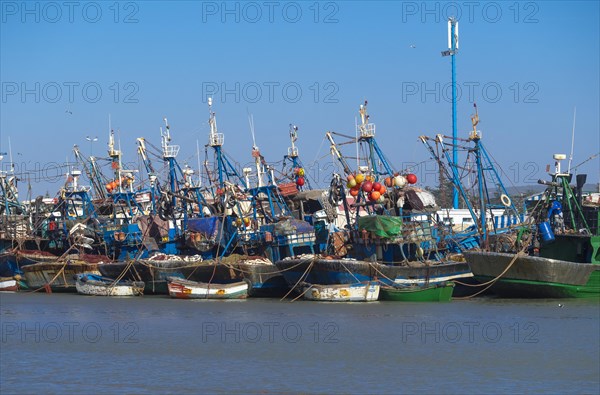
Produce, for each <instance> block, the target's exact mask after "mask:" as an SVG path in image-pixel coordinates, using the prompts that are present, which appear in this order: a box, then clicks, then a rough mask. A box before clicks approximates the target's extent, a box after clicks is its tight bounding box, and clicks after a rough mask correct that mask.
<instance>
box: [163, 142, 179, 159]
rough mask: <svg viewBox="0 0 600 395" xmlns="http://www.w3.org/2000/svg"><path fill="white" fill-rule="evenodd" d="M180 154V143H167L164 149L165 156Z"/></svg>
mask: <svg viewBox="0 0 600 395" xmlns="http://www.w3.org/2000/svg"><path fill="white" fill-rule="evenodd" d="M177 154H179V146H178V145H167V146H165V148H164V150H163V156H164V157H165V158H175V157H176V156H177Z"/></svg>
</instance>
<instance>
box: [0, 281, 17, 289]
mask: <svg viewBox="0 0 600 395" xmlns="http://www.w3.org/2000/svg"><path fill="white" fill-rule="evenodd" d="M17 289H18V286H17V280H2V281H0V292H15V291H17Z"/></svg>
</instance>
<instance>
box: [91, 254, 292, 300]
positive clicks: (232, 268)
mask: <svg viewBox="0 0 600 395" xmlns="http://www.w3.org/2000/svg"><path fill="white" fill-rule="evenodd" d="M123 271H126V273H125V274H124V275H122V273H123ZM100 272H101V273H102V275H103V276H106V277H109V278H120V277H122V278H123V279H126V280H131V281H143V282H144V283H145V284H146V288H145V290H144V292H145V293H148V294H160V295H168V294H169V290H168V281H167V279H168V278H169V277H178V278H182V279H188V280H191V281H196V282H201V283H222V284H229V283H235V282H240V281H244V280H246V281H249V282H250V284H251V285H250V289H249V295H250V296H253V297H254V296H265V297H269V296H282V295H285V293H286V292H287V291H288V290H289V287H288V285H287V283H286V281H285V279H284V277H283V276H282V275H281V273H280V272H279V270H278V269H277V266H275V265H273V264H272V263H268V264H266V263H251V262H248V261H246V262H245V261H240V262H233V263H225V264H224V263H214V261H212V262H211V261H192V262H189V261H154V262H151V261H138V262H135V263H133V264H129V263H127V262H117V263H111V264H107V265H102V267H100Z"/></svg>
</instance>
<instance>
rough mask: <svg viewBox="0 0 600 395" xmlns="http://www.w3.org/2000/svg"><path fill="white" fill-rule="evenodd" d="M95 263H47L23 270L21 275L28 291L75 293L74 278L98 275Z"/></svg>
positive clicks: (30, 266)
mask: <svg viewBox="0 0 600 395" xmlns="http://www.w3.org/2000/svg"><path fill="white" fill-rule="evenodd" d="M98 266H99V265H98V264H96V263H70V264H69V263H68V264H65V263H64V262H49V263H36V264H33V265H28V266H25V267H24V268H23V275H24V276H25V280H26V282H27V286H28V287H29V288H30V289H33V290H35V289H42V288H43V289H46V290H51V291H52V292H77V289H76V286H75V284H76V280H75V277H76V276H77V275H78V274H82V273H88V272H89V273H93V274H97V275H100V272H99V271H98Z"/></svg>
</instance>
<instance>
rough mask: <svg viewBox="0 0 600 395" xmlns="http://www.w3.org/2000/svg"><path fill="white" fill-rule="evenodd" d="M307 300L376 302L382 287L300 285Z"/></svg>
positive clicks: (370, 284) (356, 284)
mask: <svg viewBox="0 0 600 395" xmlns="http://www.w3.org/2000/svg"><path fill="white" fill-rule="evenodd" d="M300 286H301V289H302V296H303V298H304V299H306V300H315V301H320V302H374V301H376V300H377V298H378V297H379V289H380V286H379V284H377V283H376V282H367V283H355V284H338V285H318V284H308V283H302V284H300Z"/></svg>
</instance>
